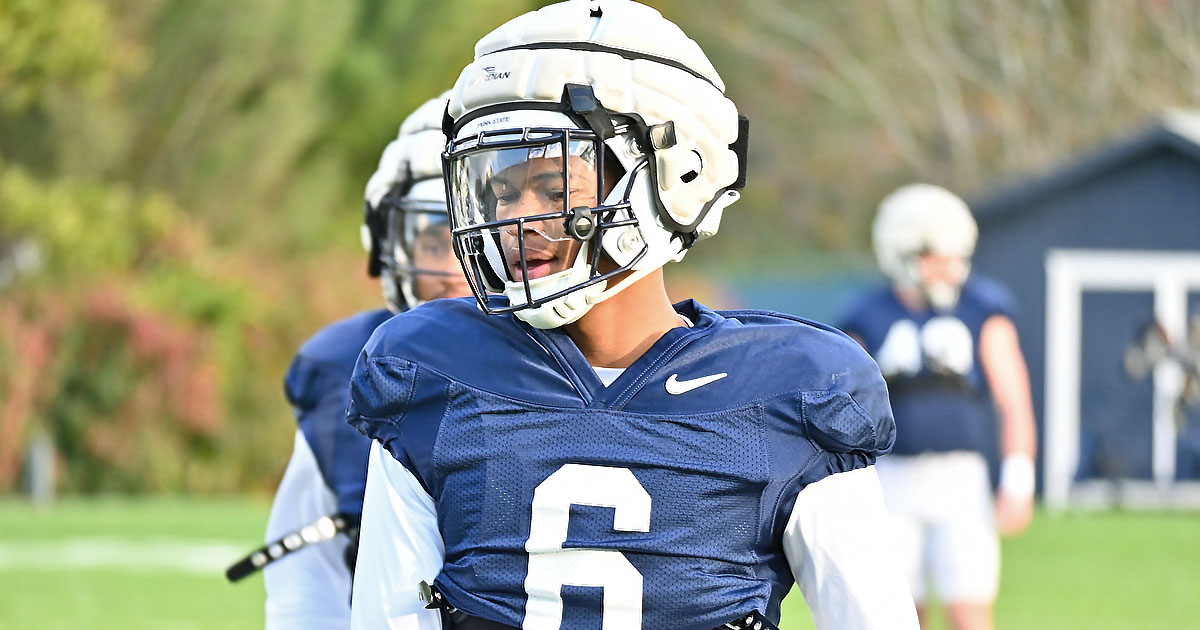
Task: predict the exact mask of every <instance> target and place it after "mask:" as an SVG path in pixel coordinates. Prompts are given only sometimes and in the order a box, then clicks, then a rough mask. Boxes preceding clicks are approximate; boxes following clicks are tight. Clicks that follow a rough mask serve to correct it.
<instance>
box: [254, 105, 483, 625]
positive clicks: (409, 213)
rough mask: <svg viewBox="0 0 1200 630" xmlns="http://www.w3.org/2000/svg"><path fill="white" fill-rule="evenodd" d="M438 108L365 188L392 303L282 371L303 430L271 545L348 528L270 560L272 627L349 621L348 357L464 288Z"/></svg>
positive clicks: (310, 346) (356, 446)
mask: <svg viewBox="0 0 1200 630" xmlns="http://www.w3.org/2000/svg"><path fill="white" fill-rule="evenodd" d="M445 106H446V97H445V95H443V96H442V97H441V98H437V99H433V100H431V101H429V102H427V103H425V104H424V105H423V106H421V107H420V108H419V109H417V110H416V111H415V112H414V113H413V114H412V115H411V116H409V117H408V119H406V120H405V121H404V123H403V124H402V125H401V127H400V133H399V136H398V137H397V138H396V139H395V140H394V141H392V142H391V143H390V144H389V145H388V146H387V149H386V150H384V152H383V156H382V157H381V159H380V161H379V168H378V170H377V171H376V172H375V174H374V175H372V176H371V179H370V180H369V181H368V183H367V188H366V202H367V207H366V217H365V222H364V223H365V225H364V226H363V233H364V234H363V236H364V245H365V246H366V247H367V248H368V250H369V251H370V254H369V260H368V270H369V273H370V274H371V275H372V276H378V277H380V278H381V282H382V284H383V292H384V296H385V298H386V300H387V308H381V309H378V310H373V311H366V312H363V313H359V314H358V315H355V316H353V317H350V318H347V319H344V320H341V321H339V322H335V323H333V324H330V325H329V326H327V327H325V328H324V329H322V330H321V331H320V332H318V333H317V334H316V335H314V336H313V337H312V338H311V339H309V340H308V341H307V342H305V343H304V345H303V346H302V347H301V348H300V352H299V353H298V354H297V355H296V358H295V359H294V360H293V361H292V365H291V368H290V369H289V370H288V373H287V377H286V379H285V382H284V385H285V392H286V394H287V398H288V400H289V401H290V402H291V403H292V405H293V407H294V408H295V411H296V419H297V421H298V424H299V428H298V430H297V431H296V445H295V450H294V451H293V453H292V458H291V461H290V462H289V463H288V467H287V471H286V473H285V474H284V477H283V481H282V482H281V483H280V485H279V490H278V492H277V494H276V495H275V502H274V506H273V507H272V510H271V517H270V521H269V523H268V525H267V536H266V537H267V541H268V542H271V541H276V540H280V539H282V538H284V537H285V536H287V535H288V534H290V533H293V532H297V531H299V530H301V528H303V527H305V526H308V525H310V524H312V523H314V522H316V521H317V520H318V519H320V518H322V517H325V516H330V515H333V514H335V513H338V514H340V515H341V517H342V518H343V519H344V520H345V521H346V522H347V524H348V525H349V527H350V531H349V532H345V533H341V534H339V535H338V536H337V537H336V538H335V539H334V540H331V541H328V542H322V543H319V544H315V545H312V546H308V547H305V548H303V549H300V550H298V551H297V552H296V553H294V554H291V555H287V556H285V557H282V558H281V559H280V560H279V561H278V562H274V563H271V564H268V565H267V566H266V567H265V569H264V571H265V574H264V580H265V584H266V589H267V610H266V619H267V628H289V629H296V628H338V629H339V630H344V629H345V628H348V627H349V625H350V588H351V576H352V572H353V562H354V557H355V553H354V544H355V542H354V538H355V536H356V530H357V525H358V520H359V517H360V515H361V512H362V497H363V488H364V487H365V484H366V474H367V453H368V449H369V445H370V440H369V439H367V438H366V437H364V436H363V435H362V434H360V433H358V432H357V431H355V430H354V428H353V427H351V426H349V425H347V424H346V405H347V398H348V393H349V392H348V383H349V380H350V373H351V371H352V369H353V367H354V361H355V359H357V358H358V354H359V352H361V350H362V347H363V344H365V343H366V341H367V339H368V338H369V337H370V335H371V332H372V331H374V330H375V328H376V327H377V326H378V325H379V324H380V323H382V322H383V321H385V320H387V319H389V318H391V317H392V316H393V315H394V314H396V313H401V312H403V311H405V310H407V309H408V308H410V307H412V306H416V305H418V304H421V303H423V302H425V301H428V300H433V299H437V298H444V297H458V296H464V295H470V289H469V288H468V287H467V284H466V281H465V279H464V278H463V275H462V270H461V267H460V266H459V264H458V261H457V259H456V258H455V257H454V255H453V250H452V248H451V243H450V228H449V223H448V217H447V215H446V198H445V185H444V184H443V182H442V179H441V174H442V168H441V151H442V147H443V144H444V142H443V140H442V138H443V136H442V132H441V121H442V114H443V113H444V112H445ZM326 527H327V526H326ZM295 540H297V541H299V540H303V537H299V538H296V539H295Z"/></svg>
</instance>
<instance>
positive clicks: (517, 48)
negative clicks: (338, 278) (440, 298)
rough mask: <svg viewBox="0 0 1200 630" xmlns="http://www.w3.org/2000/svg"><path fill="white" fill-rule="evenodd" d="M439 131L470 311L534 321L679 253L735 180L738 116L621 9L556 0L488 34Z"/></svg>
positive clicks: (736, 185)
mask: <svg viewBox="0 0 1200 630" xmlns="http://www.w3.org/2000/svg"><path fill="white" fill-rule="evenodd" d="M444 131H445V134H446V136H447V138H449V139H450V144H449V147H448V150H447V152H446V154H445V169H446V171H445V172H446V182H447V190H448V198H449V202H450V220H451V223H452V225H453V227H454V235H455V241H454V244H455V251H456V254H457V255H458V256H459V259H460V260H461V261H462V263H463V269H464V271H465V272H466V273H467V277H468V281H469V282H470V283H471V285H472V289H473V291H474V293H475V296H476V298H477V299H478V300H479V305H480V308H482V309H483V310H484V311H486V312H488V313H509V312H515V313H516V315H517V317H520V318H521V319H522V320H524V321H526V322H528V323H529V324H531V325H533V326H535V327H538V328H555V327H558V326H562V325H565V324H568V323H571V322H574V321H576V320H578V319H579V318H580V317H582V316H583V315H584V314H585V313H587V312H588V310H589V309H590V308H591V307H592V305H594V304H596V303H598V302H600V301H603V300H605V299H607V298H609V297H611V296H613V295H615V294H616V293H617V292H619V291H621V290H622V289H624V288H625V287H627V286H629V285H630V284H632V283H633V282H635V281H637V280H638V279H640V278H642V277H643V276H645V275H647V274H649V273H651V272H652V271H654V270H655V269H658V268H659V267H661V266H663V265H664V264H666V263H667V262H670V261H677V260H680V259H682V258H683V256H684V254H685V253H686V252H687V250H688V248H690V247H691V246H692V245H693V244H694V243H695V242H696V241H698V240H701V239H703V238H707V237H709V236H712V235H713V234H716V232H717V229H718V227H719V225H720V220H721V213H722V211H723V210H724V209H725V208H726V207H728V206H729V205H730V204H732V203H733V202H734V201H736V200H737V199H738V197H739V192H738V191H739V190H740V189H741V188H742V187H743V186H744V183H745V165H746V140H747V136H748V123H747V122H746V119H745V118H744V117H739V116H738V112H737V108H736V107H735V106H734V104H733V102H732V101H730V100H729V99H727V98H726V97H725V95H724V83H723V82H722V81H721V78H720V77H719V76H718V75H717V72H716V70H714V69H713V67H712V64H711V63H709V61H708V58H707V57H705V55H704V52H703V51H702V50H700V47H699V46H698V45H697V44H696V43H695V42H694V41H692V40H691V39H689V38H688V37H687V35H685V34H684V33H683V31H681V30H680V29H679V27H678V26H676V25H675V24H673V23H672V22H670V21H668V20H667V19H665V18H663V17H662V15H660V14H659V13H658V12H657V11H655V10H654V9H652V8H650V7H647V6H645V5H642V4H638V3H636V2H632V1H630V0H570V1H568V2H561V3H559V4H554V5H551V6H548V7H545V8H542V9H540V10H538V11H534V12H531V13H527V14H525V15H522V16H520V17H518V18H516V19H513V20H511V21H509V22H508V23H507V24H504V25H503V26H501V27H500V28H498V29H496V30H495V31H493V32H492V33H490V34H489V35H487V36H486V37H484V38H483V39H482V40H480V41H479V43H478V44H477V45H476V46H475V61H474V62H473V63H471V64H470V65H468V66H467V67H466V68H465V69H464V70H463V72H462V74H461V76H460V77H459V79H458V82H457V83H456V84H455V86H454V89H453V90H452V91H451V96H450V103H449V108H448V110H447V115H446V119H445V127H444ZM606 191H607V192H606ZM601 252H603V253H604V254H605V255H606V256H607V260H605V259H603V258H602V257H601ZM602 267H603V269H602ZM626 272H629V273H628V274H627V275H626V277H624V278H622V279H621V280H620V281H618V282H613V283H611V286H610V281H611V280H613V279H614V278H615V277H616V276H618V275H619V274H622V273H626ZM488 293H503V294H504V295H506V296H507V297H508V304H507V305H501V304H497V303H494V302H493V303H489V302H488V299H487V294H488Z"/></svg>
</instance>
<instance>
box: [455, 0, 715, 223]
mask: <svg viewBox="0 0 1200 630" xmlns="http://www.w3.org/2000/svg"><path fill="white" fill-rule="evenodd" d="M595 11H598V12H599V14H600V15H599V17H594V16H593V12H595ZM554 43H561V44H562V45H563V47H561V48H560V47H552V48H536V49H528V48H516V49H512V50H505V49H507V48H510V47H513V46H526V45H531V44H535V45H546V44H554ZM575 44H590V45H597V46H601V47H604V48H612V49H619V50H620V51H628V52H629V53H631V54H632V56H637V55H649V56H652V57H658V58H664V59H669V60H671V61H672V62H674V63H677V64H680V65H683V66H686V67H687V68H689V69H691V70H692V71H693V72H694V73H695V74H693V73H692V72H688V71H687V70H684V69H681V68H677V67H674V66H673V65H668V64H666V63H660V62H658V61H655V60H653V59H641V58H635V59H628V58H626V57H623V56H622V55H621V54H618V52H606V51H597V50H580V49H572V48H570V46H572V45H575ZM475 55H476V59H475V61H474V62H473V63H471V64H470V65H468V66H467V67H466V68H464V69H463V72H462V74H461V75H460V76H459V79H458V82H457V83H456V84H455V86H454V89H453V90H452V94H451V96H450V109H449V111H450V115H451V117H453V118H455V119H459V118H461V117H462V116H463V115H464V114H467V113H469V112H471V111H473V110H476V109H479V108H482V107H487V106H490V105H499V104H505V103H514V104H519V103H520V102H522V101H525V102H528V101H540V102H548V103H556V102H559V101H560V100H561V98H562V94H563V88H564V86H565V85H566V84H567V83H582V84H588V85H591V86H592V89H593V91H594V93H595V95H596V98H597V99H598V100H599V101H600V103H601V104H603V106H604V107H605V108H606V109H608V110H609V111H612V112H615V113H635V114H637V115H639V116H640V117H641V118H642V120H643V121H644V122H645V123H646V124H647V125H655V124H659V123H663V122H666V121H673V122H674V126H675V136H676V139H677V142H676V144H675V145H674V146H671V147H668V148H664V149H658V150H656V151H655V158H656V164H655V166H656V167H657V171H658V182H657V189H656V191H655V192H656V194H657V195H658V197H659V200H660V201H661V203H662V206H663V207H664V208H665V209H666V210H667V212H669V213H670V214H671V217H672V218H673V219H674V220H675V222H677V223H680V224H683V225H690V224H692V223H694V222H695V220H696V218H697V217H698V215H699V213H700V211H701V210H702V209H703V207H704V206H705V205H706V204H708V203H709V202H710V201H712V200H713V199H714V198H716V197H717V196H718V195H719V194H721V192H722V191H723V190H724V189H725V188H727V187H728V186H730V185H731V184H733V183H734V182H735V181H736V180H737V178H738V173H739V165H738V158H737V155H736V153H734V151H733V150H731V149H730V148H729V145H730V144H732V143H733V142H735V141H736V140H737V137H738V118H737V107H736V106H735V105H734V104H733V102H732V101H730V100H729V99H728V98H726V97H725V95H724V93H723V90H724V87H725V86H724V83H723V82H722V81H721V78H720V77H719V76H718V75H717V73H716V70H715V69H713V66H712V64H711V63H710V62H709V60H708V58H707V57H706V56H705V55H704V52H703V51H702V50H701V49H700V46H699V45H698V44H696V42H695V41H693V40H692V39H690V38H689V37H688V36H687V35H686V34H684V33H683V31H682V30H681V29H680V28H679V27H678V26H676V25H675V24H674V23H672V22H670V21H669V20H667V19H666V18H664V17H662V15H661V14H659V12H658V11H656V10H654V9H652V8H650V7H647V6H645V5H642V4H639V3H636V2H632V1H631V0H569V1H567V2H561V3H558V4H554V5H550V6H548V7H544V8H542V9H540V10H538V11H534V12H531V13H527V14H525V15H522V16H520V17H517V18H515V19H513V20H510V21H509V22H508V23H506V24H504V25H503V26H501V27H499V28H497V29H496V30H495V31H493V32H492V33H490V34H489V35H487V36H485V37H484V38H483V39H481V40H480V41H479V43H478V44H477V45H476V47H475ZM696 75H701V76H702V77H703V78H701V76H696ZM619 157H624V156H619ZM623 166H625V168H626V169H628V168H631V167H632V164H631V163H627V164H623Z"/></svg>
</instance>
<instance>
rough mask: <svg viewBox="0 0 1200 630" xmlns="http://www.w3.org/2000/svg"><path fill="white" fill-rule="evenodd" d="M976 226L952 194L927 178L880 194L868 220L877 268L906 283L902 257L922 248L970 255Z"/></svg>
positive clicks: (975, 234)
mask: <svg viewBox="0 0 1200 630" xmlns="http://www.w3.org/2000/svg"><path fill="white" fill-rule="evenodd" d="M978 234H979V229H978V226H977V225H976V223H975V218H974V217H973V216H972V215H971V211H970V209H969V208H968V207H967V204H966V202H964V201H963V200H962V199H961V198H959V197H958V195H955V194H954V193H952V192H950V191H948V190H946V189H945V188H942V187H940V186H934V185H932V184H909V185H907V186H902V187H900V188H899V189H897V190H896V191H895V192H893V193H892V194H890V195H888V196H887V197H885V198H884V200H883V201H882V202H880V204H879V212H878V213H877V214H876V215H875V222H874V224H873V225H872V244H873V245H874V249H875V257H876V259H877V260H878V262H879V266H880V268H881V269H882V270H883V272H884V273H885V274H887V275H888V276H889V277H890V278H892V279H893V280H894V281H897V282H900V283H905V284H911V283H913V282H915V281H916V280H917V279H916V278H912V277H910V271H909V269H908V263H907V259H909V258H911V257H913V256H917V255H919V254H922V253H926V252H928V253H934V254H940V255H944V256H957V257H960V258H970V257H971V255H972V254H974V252H975V241H976V239H977V238H978Z"/></svg>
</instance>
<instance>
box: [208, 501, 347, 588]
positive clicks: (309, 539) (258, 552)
mask: <svg viewBox="0 0 1200 630" xmlns="http://www.w3.org/2000/svg"><path fill="white" fill-rule="evenodd" d="M357 528H358V519H357V518H354V517H352V516H350V515H348V514H331V515H329V516H322V517H321V518H319V519H317V520H315V521H313V523H312V524H311V525H306V526H304V527H301V528H300V529H298V530H296V531H294V532H292V533H290V534H288V535H286V536H284V537H283V538H280V539H279V540H276V541H274V542H270V543H267V544H265V545H263V546H262V547H259V548H258V549H255V550H254V551H252V552H250V553H249V554H248V555H247V556H246V557H245V558H242V559H241V560H238V561H237V562H235V563H233V564H232V565H230V566H229V568H228V569H225V577H226V579H228V580H229V581H230V582H237V581H238V580H240V579H242V578H244V577H246V576H247V575H251V574H253V573H254V572H256V571H258V570H259V569H262V568H263V567H265V566H267V565H268V564H271V563H272V562H275V561H276V560H279V559H280V558H282V557H284V556H286V555H288V554H290V553H293V552H295V551H299V550H301V549H303V548H305V547H307V546H309V545H313V544H316V543H319V542H324V541H326V540H331V539H333V538H334V537H335V536H337V535H338V534H340V533H342V532H348V531H350V530H356V529H357ZM353 537H354V535H352V536H351V538H353Z"/></svg>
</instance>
